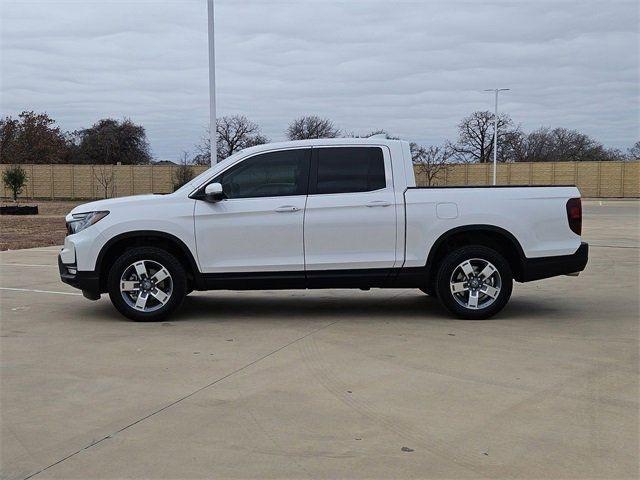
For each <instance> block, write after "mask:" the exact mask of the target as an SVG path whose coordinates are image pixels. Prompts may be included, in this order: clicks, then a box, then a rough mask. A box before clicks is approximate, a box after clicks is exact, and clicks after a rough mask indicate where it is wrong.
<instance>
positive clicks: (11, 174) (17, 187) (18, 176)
mask: <svg viewBox="0 0 640 480" xmlns="http://www.w3.org/2000/svg"><path fill="white" fill-rule="evenodd" d="M27 178H28V177H27V172H25V170H24V168H22V167H21V166H20V165H12V166H11V167H9V168H7V169H6V170H5V171H4V172H2V182H3V183H4V184H5V185H6V187H7V188H8V189H9V190H11V193H12V195H13V201H14V202H17V201H18V195H20V194H21V193H22V189H23V188H24V186H25V184H26V183H27Z"/></svg>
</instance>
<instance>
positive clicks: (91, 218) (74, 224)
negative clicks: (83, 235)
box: [67, 212, 109, 235]
mask: <svg viewBox="0 0 640 480" xmlns="http://www.w3.org/2000/svg"><path fill="white" fill-rule="evenodd" d="M107 215H109V212H87V213H74V214H73V220H71V221H70V222H67V232H69V235H72V234H74V233H78V232H81V231H82V230H84V229H85V228H87V227H90V226H91V225H93V224H94V223H96V222H99V221H100V220H102V219H103V218H104V217H106V216H107Z"/></svg>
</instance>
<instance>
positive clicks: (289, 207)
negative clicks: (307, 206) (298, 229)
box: [276, 205, 300, 213]
mask: <svg viewBox="0 0 640 480" xmlns="http://www.w3.org/2000/svg"><path fill="white" fill-rule="evenodd" d="M298 210H300V209H299V208H298V207H296V206H293V205H283V206H281V207H278V208H276V212H280V213H286V212H297V211H298Z"/></svg>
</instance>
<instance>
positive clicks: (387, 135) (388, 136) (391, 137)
mask: <svg viewBox="0 0 640 480" xmlns="http://www.w3.org/2000/svg"><path fill="white" fill-rule="evenodd" d="M374 135H384V138H386V139H387V140H400V137H396V136H394V135H391V134H390V133H389V132H388V131H386V130H385V129H384V128H379V129H378V130H372V131H371V132H369V133H365V134H364V135H360V134H357V133H354V132H352V133H351V134H350V135H349V136H350V137H353V138H369V137H373V136H374Z"/></svg>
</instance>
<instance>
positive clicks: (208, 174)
mask: <svg viewBox="0 0 640 480" xmlns="http://www.w3.org/2000/svg"><path fill="white" fill-rule="evenodd" d="M243 152H244V150H240V151H239V152H236V153H234V154H233V155H231V156H230V157H227V158H225V159H224V160H222V161H221V162H218V163H216V164H215V165H214V166H213V167H211V168H207V169H206V170H205V171H204V172H202V173H201V174H200V175H198V176H197V177H195V178H193V179H192V180H191V181H190V182H187V183H185V184H184V185H183V186H182V187H180V188H179V189H178V190H176V191H175V192H174V193H188V192H190V191H191V190H193V189H194V188H196V187H197V186H198V185H200V184H201V183H202V182H204V181H205V180H206V179H208V178H212V177H214V176H215V175H216V173H218V172H219V171H221V170H223V169H224V168H225V167H226V166H227V165H229V164H231V163H234V162H235V161H236V160H237V159H238V158H240V157H242V156H243Z"/></svg>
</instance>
